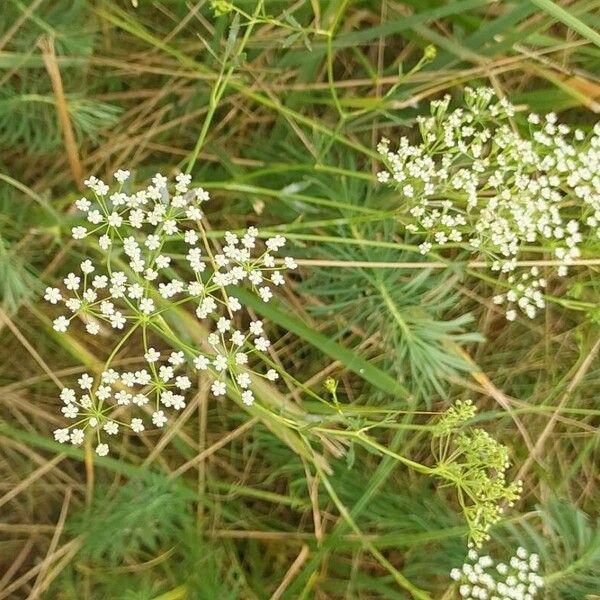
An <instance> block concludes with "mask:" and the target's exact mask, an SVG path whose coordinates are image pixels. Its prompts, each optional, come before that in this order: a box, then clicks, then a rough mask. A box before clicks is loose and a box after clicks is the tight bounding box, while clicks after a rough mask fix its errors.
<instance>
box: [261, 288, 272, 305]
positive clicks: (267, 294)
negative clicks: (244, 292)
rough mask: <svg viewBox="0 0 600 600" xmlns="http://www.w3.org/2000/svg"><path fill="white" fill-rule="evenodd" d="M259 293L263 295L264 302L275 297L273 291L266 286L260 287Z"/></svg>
mask: <svg viewBox="0 0 600 600" xmlns="http://www.w3.org/2000/svg"><path fill="white" fill-rule="evenodd" d="M258 295H259V296H260V297H261V300H262V301H263V302H268V301H269V300H270V299H271V298H272V297H273V293H272V292H271V290H270V289H269V288H268V287H266V286H264V287H261V288H259V289H258Z"/></svg>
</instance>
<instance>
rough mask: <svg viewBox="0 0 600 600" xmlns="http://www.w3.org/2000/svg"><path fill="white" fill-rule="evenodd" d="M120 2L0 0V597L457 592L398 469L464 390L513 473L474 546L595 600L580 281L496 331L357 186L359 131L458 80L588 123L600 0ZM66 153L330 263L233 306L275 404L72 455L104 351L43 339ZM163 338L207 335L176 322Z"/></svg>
mask: <svg viewBox="0 0 600 600" xmlns="http://www.w3.org/2000/svg"><path fill="white" fill-rule="evenodd" d="M139 4H140V6H139V7H137V8H135V7H134V6H132V5H131V4H130V3H129V2H117V1H116V0H105V1H103V2H98V3H88V2H85V1H83V0H76V1H73V0H69V1H66V0H65V1H62V2H51V1H49V0H41V1H40V2H22V1H21V0H7V1H6V6H3V10H2V13H1V14H0V80H1V82H2V83H1V84H0V90H1V91H0V201H1V203H2V204H1V206H2V210H1V211H0V213H1V215H0V295H1V300H2V313H0V322H1V326H0V327H1V335H2V341H3V344H2V367H1V370H0V374H1V375H0V389H1V391H2V393H1V394H0V444H1V448H2V452H1V453H0V472H1V474H2V478H1V479H2V484H1V486H2V489H1V491H0V509H1V510H2V520H1V523H0V599H2V598H28V597H29V598H38V597H40V598H49V599H50V598H51V599H55V598H56V599H60V600H62V599H64V600H67V599H71V598H73V599H75V598H77V599H80V598H85V599H86V600H96V599H104V598H106V599H111V600H112V599H117V598H118V599H122V598H126V599H132V600H133V599H139V600H141V599H144V600H176V599H178V598H190V599H196V598H198V599H207V600H209V599H211V600H212V599H214V598H219V599H221V598H224V599H226V598H232V599H237V598H243V599H246V598H248V599H257V600H258V599H260V600H262V599H263V598H264V599H267V598H274V599H277V598H281V599H290V600H291V599H296V598H306V599H308V598H317V599H320V600H321V599H329V598H331V599H338V598H340V599H341V598H344V599H359V598H360V599H371V598H386V599H387V598H390V599H395V598H398V599H403V598H410V597H414V598H433V599H438V598H440V599H442V598H443V599H445V600H448V599H451V598H455V597H458V596H457V591H456V589H455V587H453V584H452V581H451V580H450V579H449V577H448V573H449V571H450V569H451V568H452V567H455V566H460V565H461V564H462V562H463V559H464V556H465V552H466V535H467V532H468V531H467V527H466V523H465V521H464V519H463V517H462V515H461V510H460V506H459V503H458V502H457V498H456V494H455V493H454V492H453V490H452V489H451V488H449V487H446V486H444V485H443V482H441V481H440V480H437V479H433V478H431V477H428V476H427V475H424V474H422V473H418V472H415V471H414V470H411V469H410V468H407V466H406V465H407V464H408V463H402V461H400V460H398V456H400V457H404V458H405V459H406V460H409V461H413V462H417V463H420V464H423V465H426V466H427V467H431V466H433V465H432V456H431V429H432V427H433V426H434V425H435V423H436V420H437V413H438V412H440V411H443V410H445V409H447V408H448V406H449V405H450V403H452V402H453V401H455V400H457V399H465V398H473V400H474V401H475V402H476V404H477V405H478V408H479V411H478V415H477V417H476V419H475V422H477V423H478V424H480V425H481V426H483V427H484V428H485V429H486V430H487V431H489V432H490V433H491V434H492V435H493V436H494V437H496V438H497V439H498V440H499V441H500V442H502V443H504V444H506V445H508V447H509V449H510V452H511V458H512V462H513V466H512V467H511V469H510V476H511V477H514V476H516V475H517V474H518V473H519V472H520V473H521V475H522V477H523V480H524V492H523V496H522V498H521V500H520V501H519V502H518V503H517V505H516V506H515V507H514V508H512V509H511V510H509V511H508V512H507V513H506V517H505V519H504V520H503V521H502V522H501V523H500V524H499V525H498V526H496V527H495V528H494V529H493V531H492V540H491V541H490V543H489V544H488V546H486V551H488V552H490V553H494V555H498V556H499V557H502V558H507V557H508V556H510V554H511V553H512V551H513V550H514V548H515V547H516V546H517V545H518V544H522V545H524V546H526V547H527V548H528V549H529V550H531V551H536V552H538V553H539V554H540V556H541V558H542V569H543V572H544V574H545V575H546V576H547V582H548V586H547V590H546V592H545V593H546V597H547V598H549V599H553V600H554V599H556V600H559V599H573V600H575V599H581V598H585V597H586V595H590V596H589V597H593V594H597V593H598V590H599V589H600V585H599V582H598V576H597V573H598V572H599V571H600V527H599V526H598V524H597V520H598V517H599V507H600V504H599V503H598V489H597V488H598V483H597V476H596V474H595V470H596V465H597V460H598V450H599V441H600V440H599V437H598V419H599V417H600V406H599V405H598V402H597V397H598V390H599V389H600V388H599V385H600V370H599V368H598V364H599V363H598V359H597V356H596V352H597V345H596V344H597V340H598V325H597V309H596V307H597V304H598V292H599V287H600V286H599V283H598V281H599V280H598V278H597V277H595V275H596V274H597V270H598V267H597V266H594V265H591V266H584V267H578V268H575V269H572V271H571V273H570V275H569V277H568V278H567V279H566V280H563V282H562V283H561V284H557V286H556V288H555V289H553V290H552V295H553V296H555V297H556V298H557V299H558V301H557V302H556V303H552V304H550V306H549V307H548V309H547V311H546V313H545V315H544V316H541V317H538V318H537V319H536V320H535V321H531V322H530V321H524V320H520V319H519V320H518V321H517V322H515V323H507V322H505V320H504V319H503V317H502V315H501V314H499V312H498V311H497V309H496V308H495V307H494V306H493V305H491V303H490V302H489V298H491V296H492V295H493V294H494V293H496V292H495V291H494V290H495V288H496V282H495V279H493V278H490V277H489V275H488V273H487V271H484V270H482V269H479V268H477V267H472V266H469V265H468V260H469V258H470V256H469V255H467V253H465V252H461V251H460V250H457V251H456V253H454V254H453V255H452V256H450V255H439V256H438V255H435V254H432V255H431V256H428V257H422V256H421V255H419V254H418V252H417V249H416V246H415V244H414V241H413V240H411V239H410V238H407V237H406V236H405V231H404V225H405V217H404V214H403V213H401V212H400V211H398V208H399V203H400V201H401V199H399V197H398V194H397V193H395V192H394V191H393V190H390V189H387V188H384V187H383V186H379V185H378V184H377V183H376V180H375V177H374V174H375V172H376V168H377V167H376V165H377V160H376V159H377V153H376V151H375V146H376V144H377V142H378V141H379V139H380V138H381V137H382V136H384V135H386V136H388V137H390V138H391V139H397V138H398V137H400V135H411V132H412V131H413V127H414V123H415V118H416V117H417V116H418V115H420V114H424V113H425V112H426V111H427V104H428V102H429V100H432V99H436V98H439V97H441V95H443V94H444V93H450V94H452V96H453V99H454V100H456V101H457V102H458V101H460V98H461V90H462V88H463V87H464V86H465V85H471V86H474V85H489V86H492V87H494V88H495V89H496V90H497V92H498V93H500V94H503V95H506V96H507V97H508V98H510V99H511V100H513V102H515V103H517V104H519V105H521V106H522V108H527V109H529V110H531V111H537V112H546V111H548V110H556V111H558V112H560V118H561V119H562V120H564V121H566V122H568V123H572V124H576V125H577V126H580V127H582V128H583V129H585V130H589V129H590V128H591V127H592V126H593V124H594V123H595V122H596V121H597V115H596V114H595V112H594V111H595V110H596V111H597V110H598V106H600V105H599V104H598V103H599V102H600V83H599V82H598V79H597V74H598V72H600V71H599V66H600V48H599V45H598V41H599V36H598V33H597V32H598V29H599V26H600V18H599V17H598V10H597V9H598V2H597V1H590V0H576V1H573V2H558V1H555V2H550V1H547V0H544V1H542V0H535V1H534V0H532V1H531V2H489V1H487V0H460V1H457V2H444V1H441V0H405V1H399V0H382V1H380V2H371V1H367V0H364V1H358V0H355V1H346V0H309V1H306V2H297V3H290V2H283V1H273V0H267V1H266V2H264V4H263V3H262V2H256V1H255V0H234V2H233V4H234V5H235V7H234V8H232V9H231V10H230V11H229V12H227V11H225V10H223V11H221V12H223V13H224V14H217V13H218V12H219V11H217V12H215V10H214V8H213V7H211V3H210V2H200V3H192V2H186V1H185V0H157V1H156V2H146V1H144V0H140V1H139ZM214 4H219V3H214ZM220 4H222V5H223V7H226V5H227V4H228V3H220ZM236 15H237V16H236ZM42 35H50V36H53V37H54V39H55V48H56V54H57V57H56V59H57V64H58V66H59V70H60V75H61V79H62V84H63V88H64V98H62V99H61V98H59V97H57V95H56V90H55V88H54V87H53V86H52V84H51V81H50V78H49V76H48V72H47V71H46V68H45V66H44V61H43V59H42V54H41V50H40V48H39V47H38V46H37V43H38V41H39V39H40V36H42ZM431 45H433V46H435V48H436V53H435V56H433V55H432V54H428V52H430V50H428V48H429V47H430V46H431ZM63 100H64V102H65V104H66V108H67V112H68V115H69V119H70V121H71V124H72V127H73V130H74V136H75V146H74V147H72V146H71V147H69V146H68V145H67V146H65V143H64V136H63V132H62V130H61V127H60V124H59V120H58V118H57V112H56V109H57V105H60V103H61V102H62V101H63ZM516 121H517V125H518V124H519V123H520V121H519V117H518V118H517V119H516ZM69 158H70V159H71V160H75V161H77V162H78V163H80V164H81V169H82V172H83V173H85V174H86V175H87V174H96V175H98V176H105V177H108V174H109V173H111V172H112V171H114V170H116V169H117V168H119V167H122V168H128V169H131V170H132V171H134V172H135V176H136V180H137V181H140V182H141V181H143V180H145V179H146V178H147V177H150V176H152V175H153V174H154V173H156V172H164V173H169V174H173V173H175V172H177V171H186V170H187V171H189V172H190V173H191V174H192V176H193V180H194V182H195V183H196V184H198V185H202V186H203V187H205V188H206V189H207V190H209V191H210V193H211V195H212V197H213V200H212V202H211V204H210V206H209V208H208V209H207V211H208V212H209V216H210V218H211V222H212V224H213V225H214V227H215V229H214V230H212V231H210V232H209V236H210V237H211V238H213V237H214V238H216V237H218V236H219V235H220V233H222V232H223V231H225V230H238V229H242V228H243V227H245V226H247V225H249V224H255V225H257V226H259V227H261V228H262V229H264V230H265V231H277V232H281V233H284V234H285V235H286V236H287V237H288V239H289V240H290V244H291V246H292V250H291V252H292V253H293V255H294V256H296V257H298V258H299V259H304V260H305V261H306V262H307V263H310V261H311V260H315V261H324V262H325V263H327V262H328V261H329V262H331V261H337V260H343V261H347V262H348V266H346V267H339V266H335V267H332V266H327V264H325V265H322V264H319V265H318V266H310V265H306V266H302V267H301V269H300V271H299V274H298V275H297V276H295V277H294V279H293V282H292V283H291V285H290V286H289V287H288V288H287V289H286V290H285V291H284V292H282V293H281V294H280V295H279V296H278V297H277V299H276V301H275V302H273V303H270V304H267V305H265V304H264V303H262V302H260V301H259V300H256V299H255V298H253V297H251V296H250V295H249V294H248V293H247V292H246V293H245V294H243V293H242V292H241V291H240V294H239V297H240V298H241V299H243V300H244V301H245V303H246V304H247V305H248V306H249V307H250V308H251V309H252V310H253V311H255V313H256V314H258V315H260V317H261V318H264V320H265V321H266V322H268V323H269V325H268V327H269V333H270V335H271V338H272V339H273V340H277V341H276V343H275V344H274V352H275V357H276V359H277V361H279V362H280V363H281V364H282V365H283V366H284V367H285V368H286V369H287V370H288V371H289V372H290V374H291V375H292V376H293V381H292V380H291V379H290V381H289V382H288V383H289V388H288V387H286V386H285V385H282V386H280V387H279V388H278V391H276V392H275V391H273V390H271V389H267V388H265V389H264V390H262V396H263V397H264V404H261V406H260V408H257V407H254V408H253V409H250V410H245V409H244V408H243V407H242V406H241V405H237V404H235V403H234V402H231V401H228V400H225V401H220V402H217V401H215V400H214V399H213V398H209V399H206V398H204V397H202V396H198V397H197V399H196V401H195V404H194V406H193V409H192V410H190V411H188V412H186V414H185V415H182V416H181V418H180V421H179V422H178V423H177V424H176V425H175V426H174V427H173V430H172V431H168V432H167V435H169V436H170V437H171V439H170V440H169V442H168V443H167V444H165V446H164V448H162V449H161V450H160V452H158V451H156V452H153V450H154V449H155V448H156V445H157V444H158V442H159V437H158V436H157V435H156V434H155V433H153V432H148V434H147V435H143V436H141V437H140V438H139V439H138V438H135V439H134V438H132V437H125V438H124V440H123V441H122V442H121V443H119V444H118V445H117V448H116V451H115V452H114V453H113V454H112V456H111V457H110V458H94V459H93V461H91V460H90V457H89V455H87V456H86V452H85V449H73V448H70V447H66V446H61V445H58V444H56V443H55V442H53V441H52V435H51V431H52V430H53V429H55V428H57V427H59V426H62V425H61V423H62V417H61V415H60V410H59V400H58V387H57V382H59V383H64V384H65V385H66V384H68V383H69V382H71V381H72V380H73V379H74V377H75V376H76V375H78V374H79V373H81V372H83V371H87V370H95V369H98V368H99V366H100V365H101V364H102V363H103V361H104V360H105V359H106V357H107V355H108V353H109V352H110V349H111V348H112V347H113V345H114V344H113V342H114V340H112V339H111V338H108V339H107V338H100V339H98V340H96V341H93V342H90V340H89V338H88V337H86V336H85V335H83V331H82V330H81V331H80V330H77V329H76V328H75V329H72V330H70V331H69V333H68V334H66V335H57V334H56V333H55V332H53V331H52V328H51V319H52V318H54V317H55V316H56V315H55V314H54V312H53V310H52V308H51V307H49V306H48V305H45V304H43V303H41V301H40V293H43V289H44V287H45V286H46V285H50V284H52V283H53V282H55V281H57V280H58V279H59V278H60V277H62V276H63V273H66V272H68V270H69V269H70V267H71V266H73V265H76V264H77V263H78V262H80V260H81V257H82V256H83V255H84V254H85V253H86V252H87V250H88V249H87V248H86V247H85V244H79V245H78V244H75V243H73V242H72V240H70V236H69V231H70V228H71V227H72V225H73V224H74V223H75V222H76V221H77V219H78V217H77V216H76V215H75V214H74V213H73V212H72V211H71V210H70V205H71V203H72V202H73V201H74V200H75V199H77V198H78V197H79V196H80V195H81V194H80V192H79V189H80V186H81V182H80V181H75V180H74V177H73V169H72V165H71V164H70V162H69ZM589 248H590V256H588V257H587V258H597V257H598V256H599V254H598V252H597V250H598V245H597V243H595V242H593V241H590V242H589ZM547 250H548V249H547V248H537V249H532V252H537V254H536V256H538V255H539V256H540V257H543V258H545V257H546V254H547ZM592 254H593V255H592ZM432 261H436V262H439V261H441V262H442V263H446V264H447V267H446V268H438V267H436V268H431V265H427V264H426V263H427V262H432ZM369 262H399V263H418V264H417V265H416V266H414V265H413V266H412V267H411V268H398V269H377V268H370V267H368V266H364V264H363V263H369ZM353 263H358V264H361V266H360V267H357V266H353ZM420 263H423V264H422V265H421V264H420ZM438 266H439V265H438ZM171 326H172V327H173V328H174V329H176V330H177V331H179V332H180V334H181V335H185V336H188V337H189V338H190V339H200V338H202V337H203V336H205V335H206V333H205V330H204V329H203V328H202V326H200V325H199V324H198V322H197V320H195V318H193V317H192V316H191V315H190V314H187V313H185V312H184V311H181V314H178V315H177V318H176V319H175V320H174V322H173V323H171ZM139 355H140V348H138V347H135V346H133V347H131V348H128V350H127V352H126V356H125V357H124V358H125V359H134V358H135V357H137V356H139ZM328 377H334V378H335V379H336V380H337V382H338V390H337V394H338V398H339V403H340V406H341V409H340V411H339V415H337V416H336V419H337V420H333V419H332V420H327V419H326V418H325V417H326V416H327V418H329V417H328V415H329V414H330V413H329V412H328V410H329V408H330V407H324V405H323V403H322V402H320V401H319V400H317V398H316V397H317V396H320V397H324V398H326V399H330V396H329V395H328V392H327V391H326V388H325V380H326V378H328ZM295 389H299V390H301V392H302V393H301V394H299V393H296V392H294V390H295ZM282 415H283V417H285V418H286V419H287V421H286V419H284V418H283V417H282ZM251 420H252V421H251ZM250 421H251V422H250ZM249 422H250V424H248V423H249ZM290 422H293V424H294V426H293V427H290V426H289V423H290ZM358 430H361V431H362V430H364V431H368V436H362V435H361V436H359V435H356V434H355V432H356V431H358ZM544 431H546V434H544V437H543V438H542V440H543V443H542V445H541V447H537V448H536V447H535V445H536V442H538V440H539V439H540V436H541V435H542V432H544ZM348 432H350V433H351V434H352V435H347V433H348ZM524 432H525V433H524ZM229 434H231V435H230V437H229V438H228V439H227V441H226V443H222V440H223V439H224V438H225V436H228V435H229ZM199 455H202V457H201V460H197V461H196V463H195V464H194V466H192V467H190V468H186V469H185V470H184V471H183V472H182V471H178V469H180V468H181V467H182V465H184V464H186V463H187V462H188V461H190V460H192V459H193V458H194V457H196V456H199ZM51 461H53V462H51ZM408 466H409V467H410V464H409V465H408ZM176 471H177V472H178V473H181V474H179V475H178V476H176V477H173V476H172V474H173V473H175V472H176Z"/></svg>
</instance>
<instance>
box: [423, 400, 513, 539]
mask: <svg viewBox="0 0 600 600" xmlns="http://www.w3.org/2000/svg"><path fill="white" fill-rule="evenodd" d="M474 415H475V407H474V406H473V403H472V402H471V401H470V400H468V401H465V402H462V401H459V402H457V403H456V404H455V405H454V406H452V407H450V408H449V409H448V410H447V411H446V412H445V413H443V414H442V416H441V417H440V419H439V421H438V423H437V424H436V426H435V428H434V431H433V443H432V453H433V455H434V457H435V458H436V466H435V468H434V469H433V472H434V473H435V474H436V475H437V476H439V477H441V478H443V479H445V480H446V481H449V482H451V483H452V484H453V485H454V486H455V487H456V489H457V491H458V496H459V500H460V503H461V506H462V509H463V512H464V515H465V518H466V520H467V524H468V526H469V538H470V541H469V544H470V545H472V546H477V547H479V546H481V544H482V543H483V542H484V541H486V540H487V539H489V533H488V532H489V529H490V527H491V526H492V525H494V524H495V523H497V522H498V521H499V520H500V519H501V517H502V514H503V512H504V505H508V506H513V505H514V503H515V501H516V500H517V499H518V498H519V496H520V494H521V490H522V484H521V482H520V481H517V482H514V483H507V481H506V471H507V469H508V468H509V467H510V461H509V456H508V448H507V447H506V446H504V445H502V444H500V443H499V442H498V441H497V440H495V439H494V438H493V437H492V436H490V435H489V434H488V433H487V432H486V431H485V430H483V429H480V428H477V427H470V426H469V425H468V424H467V421H469V420H470V419H471V418H472V417H473V416H474Z"/></svg>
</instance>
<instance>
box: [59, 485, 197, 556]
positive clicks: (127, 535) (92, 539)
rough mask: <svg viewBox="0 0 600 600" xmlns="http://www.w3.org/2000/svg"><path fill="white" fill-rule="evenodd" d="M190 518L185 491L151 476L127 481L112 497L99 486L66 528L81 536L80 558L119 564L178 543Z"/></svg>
mask: <svg viewBox="0 0 600 600" xmlns="http://www.w3.org/2000/svg"><path fill="white" fill-rule="evenodd" d="M191 522H192V521H191V512H190V506H189V494H186V493H185V490H184V489H182V488H181V485H179V484H176V483H174V482H170V481H168V480H166V479H165V478H164V477H161V476H158V475H156V476H149V477H146V478H144V479H136V480H131V481H129V482H128V483H126V484H124V485H123V486H121V487H119V488H118V490H117V491H116V493H115V494H114V495H113V496H112V497H111V495H110V494H109V493H107V489H106V488H104V489H103V488H102V487H99V489H98V492H97V494H96V497H95V499H94V502H93V504H92V506H91V508H90V510H86V511H84V512H83V513H82V514H80V515H79V516H78V517H77V518H74V520H73V522H72V525H71V526H72V530H73V532H74V533H77V534H79V535H82V536H83V540H84V543H83V546H82V549H81V553H82V555H83V556H85V557H87V558H89V559H90V560H92V561H100V560H103V561H106V562H108V563H110V564H119V563H122V562H123V561H124V560H125V559H126V558H130V559H131V558H139V557H140V556H141V555H143V554H145V553H149V554H150V555H154V554H155V553H156V552H157V551H158V550H159V549H166V547H167V546H168V545H172V544H175V543H177V541H178V540H179V539H180V537H181V533H182V531H189V530H190V528H191Z"/></svg>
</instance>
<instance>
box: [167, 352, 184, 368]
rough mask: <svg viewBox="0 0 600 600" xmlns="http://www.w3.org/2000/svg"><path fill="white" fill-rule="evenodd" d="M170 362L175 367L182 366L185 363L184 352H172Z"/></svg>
mask: <svg viewBox="0 0 600 600" xmlns="http://www.w3.org/2000/svg"><path fill="white" fill-rule="evenodd" d="M169 362H170V363H171V364H172V365H173V366H174V367H177V366H179V365H182V364H183V363H184V362H185V355H184V354H183V352H171V355H170V356H169Z"/></svg>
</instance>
